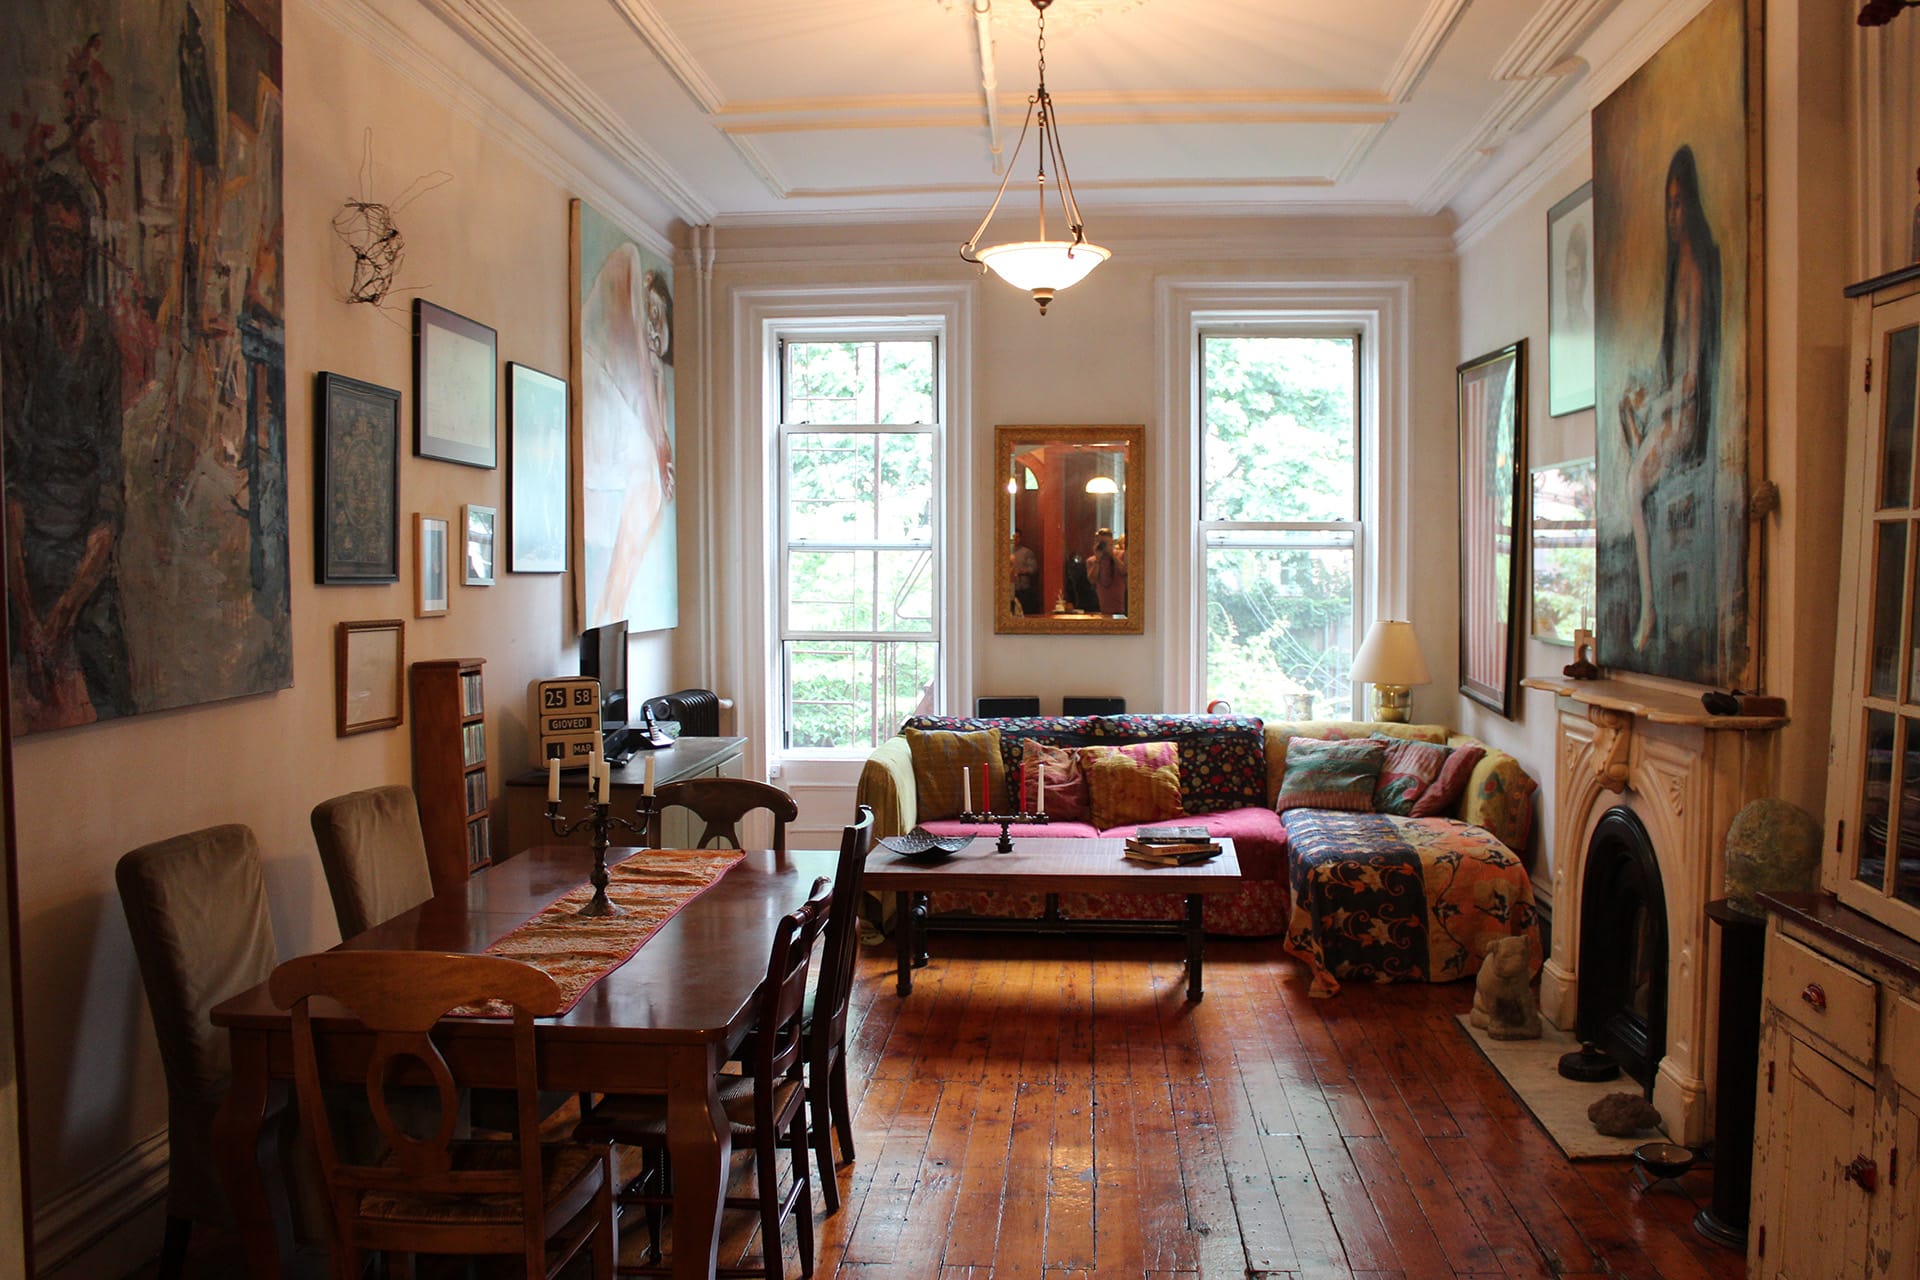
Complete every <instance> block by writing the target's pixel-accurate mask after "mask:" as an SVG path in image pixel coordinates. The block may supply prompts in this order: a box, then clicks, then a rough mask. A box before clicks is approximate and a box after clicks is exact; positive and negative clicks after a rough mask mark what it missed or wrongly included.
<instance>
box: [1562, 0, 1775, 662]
mask: <svg viewBox="0 0 1920 1280" xmlns="http://www.w3.org/2000/svg"><path fill="white" fill-rule="evenodd" d="M1751 42H1752V43H1753V44H1756V45H1757V42H1758V36H1757V34H1755V35H1753V36H1752V37H1751ZM1750 53H1757V49H1750V39H1749V33H1748V29H1747V14H1746V5H1745V0H1715V2H1714V3H1712V4H1710V5H1708V6H1707V8H1706V9H1705V10H1703V11H1702V12H1701V13H1700V15H1699V16H1698V17H1696V18H1695V19H1694V20H1693V21H1692V22H1691V23H1689V24H1688V25H1687V26H1686V27H1685V28H1684V29H1683V30H1682V31H1681V32H1680V33H1679V34H1678V35H1677V36H1675V37H1674V38H1673V39H1672V40H1671V41H1669V42H1668V43H1667V44H1666V46H1665V47H1663V48H1662V49H1661V50H1660V52H1659V53H1657V54H1655V55H1654V56H1653V57H1652V58H1651V59H1649V60H1648V62H1647V63H1646V65H1645V66H1643V67H1641V68H1640V70H1639V71H1637V72H1635V73H1634V75H1633V76H1632V78H1630V79H1629V80H1628V81H1627V82H1626V83H1625V84H1623V85H1622V86H1621V87H1620V88H1619V89H1617V90H1615V91H1614V93H1613V94H1612V95H1611V96H1610V97H1608V98H1607V100H1606V101H1605V102H1603V103H1602V104H1601V105H1600V106H1599V107H1598V108H1596V109H1595V111H1594V114H1593V165H1594V170H1593V190H1594V237H1595V240H1596V242H1597V247H1596V253H1595V258H1596V260H1597V261H1599V262H1601V263H1604V264H1606V265H1605V269H1604V270H1603V271H1602V272H1601V273H1600V274H1599V278H1598V279H1597V281H1596V290H1595V308H1596V313H1597V314H1596V316H1595V328H1596V341H1595V348H1596V350H1595V363H1596V370H1595V374H1596V385H1597V394H1596V397H1595V406H1594V410H1595V412H1594V432H1595V446H1596V448H1595V452H1596V453H1597V455H1598V459H1599V493H1598V513H1597V514H1598V537H1599V546H1598V556H1597V560H1598V577H1599V581H1598V590H1597V595H1598V614H1599V616H1598V627H1597V630H1598V639H1599V646H1600V661H1601V663H1602V664H1603V665H1605V666H1609V667H1615V668H1619V669H1623V670H1629V671H1642V672H1647V673H1649V674H1653V675H1662V676H1671V677H1673V678H1676V679H1681V680H1690V681H1694V682H1696V683H1700V684H1710V685H1717V686H1721V687H1733V686H1739V687H1743V688H1747V689H1752V688H1753V687H1754V685H1755V680H1754V676H1755V671H1756V666H1757V664H1756V660H1755V654H1754V651H1753V643H1752V641H1753V639H1754V638H1755V637H1756V636H1757V631H1756V629H1755V628H1754V627H1753V626H1752V625H1751V618H1750V606H1751V603H1752V601H1753V594H1754V593H1753V591H1752V589H1751V583H1750V576H1749V575H1750V572H1751V560H1752V551H1751V548H1750V547H1749V539H1748V525H1747V494H1748V475H1749V468H1750V466H1751V465H1752V462H1753V459H1751V458H1750V456H1749V449H1750V445H1749V429H1748V424H1749V421H1750V419H1751V418H1752V417H1753V415H1754V414H1755V413H1757V412H1758V408H1759V406H1758V405H1757V404H1756V403H1755V402H1754V398H1753V397H1752V395H1751V394H1750V388H1749V386H1748V369H1749V350H1748V343H1749V333H1750V327H1749V318H1748V297H1749V282H1748V260H1749V243H1750V238H1751V232H1752V229H1751V227H1750V226H1749V219H1748V213H1747V210H1748V204H1749V199H1750V197H1751V194H1752V192H1753V191H1754V189H1755V184H1756V182H1757V179H1756V177H1755V175H1754V174H1753V173H1752V172H1751V170H1750V163H1749V162H1750V158H1751V156H1750V152H1749V146H1748V119H1749V116H1748V96H1749V93H1748V90H1749V83H1750V81H1749V77H1748V74H1747V73H1748V66H1749V63H1748V58H1749V55H1750Z"/></svg>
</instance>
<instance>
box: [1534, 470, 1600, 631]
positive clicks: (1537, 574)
mask: <svg viewBox="0 0 1920 1280" xmlns="http://www.w3.org/2000/svg"><path fill="white" fill-rule="evenodd" d="M1593 491H1594V467H1593V459H1592V458H1581V459H1578V460H1577V461H1573V462H1556V463H1554V464H1553V465H1551V466H1545V467H1535V468H1534V469H1533V484H1532V493H1531V494H1530V500H1529V502H1528V507H1527V511H1528V517H1527V525H1528V528H1529V529H1530V530H1531V532H1532V539H1533V545H1532V550H1531V560H1532V565H1533V638H1534V639H1535V640H1541V641H1545V642H1546V643H1547V644H1564V645H1571V644H1572V643H1573V633H1574V632H1575V631H1577V630H1588V631H1590V630H1592V629H1593V608H1594V605H1593V551H1594V544H1595V541H1596V538H1595V533H1594V513H1593Z"/></svg>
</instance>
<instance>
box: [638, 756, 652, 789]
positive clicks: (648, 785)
mask: <svg viewBox="0 0 1920 1280" xmlns="http://www.w3.org/2000/svg"><path fill="white" fill-rule="evenodd" d="M640 794H641V795H643V796H650V795H652V794H653V757H652V756H648V757H647V777H646V780H645V781H644V782H642V783H641V784H640Z"/></svg>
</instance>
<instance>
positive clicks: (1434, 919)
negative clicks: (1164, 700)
mask: <svg viewBox="0 0 1920 1280" xmlns="http://www.w3.org/2000/svg"><path fill="white" fill-rule="evenodd" d="M909 730H912V731H915V733H917V734H922V735H924V734H929V733H933V734H937V733H941V732H943V731H945V732H950V733H954V734H968V733H976V734H977V733H980V732H982V731H986V730H994V731H997V734H998V741H999V748H1000V754H1001V757H1002V760H1001V764H1002V767H1003V769H1002V771H1003V772H1004V776H1005V779H1006V782H1005V784H1004V787H1003V789H1002V791H1001V792H1000V794H999V795H997V796H996V797H995V800H996V804H998V805H1010V804H1012V803H1013V802H1014V801H1015V800H1016V791H1015V788H1016V786H1017V783H1016V781H1015V780H1016V779H1018V778H1019V776H1020V765H1021V760H1022V755H1023V752H1024V751H1025V744H1026V743H1027V742H1029V741H1037V742H1040V743H1044V744H1047V745H1050V746H1073V747H1077V746H1122V745H1128V744H1137V743H1146V742H1172V743H1173V744H1174V746H1175V748H1176V751H1177V754H1178V761H1179V780H1180V793H1181V803H1182V805H1183V807H1184V811H1185V813H1186V815H1187V816H1185V817H1183V818H1181V819H1179V821H1180V822H1181V824H1182V825H1198V826H1204V827H1206V828H1207V830H1208V831H1209V832H1210V833H1212V834H1214V835H1216V836H1226V837H1231V838H1232V840H1233V842H1234V849H1235V852H1236V854H1237V856H1238V858H1239V861H1240V867H1241V872H1242V874H1243V876H1244V877H1245V883H1244V885H1243V887H1242V889H1241V891H1240V892H1239V893H1237V894H1232V895H1224V896H1221V897H1218V898H1215V899H1213V900H1211V901H1210V902H1209V903H1208V906H1207V931H1208V932H1209V933H1217V934H1225V935H1230V936H1242V937H1266V936H1272V935H1276V934H1278V935H1284V937H1285V943H1286V946H1287V949H1288V951H1289V952H1290V953H1292V954H1294V955H1295V956H1296V957H1298V958H1300V959H1301V960H1302V961H1303V963H1305V964H1307V966H1308V969H1309V972H1310V975H1311V979H1312V991H1313V994H1316V995H1330V994H1332V993H1333V992H1335V991H1337V990H1338V989H1339V983H1340V981H1341V980H1342V979H1343V978H1344V979H1348V980H1360V981H1397V980H1432V981H1442V980H1447V979H1451V978H1457V977H1465V976H1467V975H1469V974H1471V973H1473V972H1475V971H1477V969H1478V968H1479V960H1480V957H1481V956H1482V955H1484V953H1485V949H1486V946H1487V945H1490V943H1491V942H1492V941H1493V940H1494V938H1496V937H1499V936H1507V935H1509V934H1512V933H1526V934H1528V935H1529V936H1532V935H1533V933H1534V928H1535V923H1534V913H1533V899H1532V889H1531V885H1530V884H1529V883H1528V881H1527V877H1526V872H1525V869H1524V866H1523V865H1522V863H1521V859H1520V856H1519V855H1520V854H1523V853H1524V852H1525V851H1526V849H1527V846H1528V842H1529V837H1530V834H1531V831H1532V797H1533V792H1534V790H1535V789H1536V784H1535V782H1534V780H1533V779H1532V778H1531V777H1529V776H1528V775H1527V773H1526V771H1525V770H1524V769H1522V768H1521V767H1520V764H1519V762H1518V761H1517V760H1515V759H1514V758H1513V757H1512V756H1509V755H1507V754H1506V753H1505V752H1502V751H1498V750H1494V749H1491V748H1488V747H1486V746H1485V745H1484V744H1481V743H1478V742H1476V741H1474V740H1473V739H1471V738H1468V737H1465V736H1464V735H1460V734H1455V733H1452V732H1450V731H1449V730H1448V729H1447V728H1446V727H1444V726H1441V725H1417V724H1389V723H1384V722H1371V721H1348V720H1338V721H1332V720H1322V721H1302V722H1291V723H1272V724H1266V723H1263V722H1262V721H1261V720H1259V719H1257V718H1255V717H1251V716H1231V715H1229V716H1197V715H1119V716H1030V717H1004V718H995V719H982V718H973V717H958V716H916V717H913V718H912V719H909V720H908V721H907V722H906V723H905V724H904V725H902V731H901V733H899V734H896V735H895V736H894V737H892V738H890V739H888V740H887V741H886V742H884V743H882V744H881V745H880V746H879V747H878V748H877V749H875V750H874V752H873V753H872V754H871V755H870V756H869V757H868V759H867V761H866V764H865V767H864V768H863V769H862V771H861V775H860V783H859V803H861V804H864V805H868V806H870V807H872V809H873V811H874V819H875V825H874V836H875V838H876V839H879V838H883V837H886V836H890V835H899V834H902V833H904V832H906V831H908V830H910V829H912V828H913V827H915V826H922V827H924V828H925V829H927V830H929V831H932V832H934V833H936V834H968V835H978V836H997V835H998V833H999V828H998V827H997V826H992V825H979V824H968V823H964V822H961V821H960V820H958V819H957V818H954V817H945V818H936V819H931V820H929V819H926V818H925V817H924V815H923V814H922V812H921V809H920V806H919V805H918V803H917V798H918V784H917V782H916V776H915V761H914V754H913V748H912V747H910V746H909V737H908V731H909ZM1372 735H1383V736H1385V737H1389V738H1411V739H1415V740H1417V741H1421V742H1429V743H1434V744H1437V745H1441V746H1447V747H1452V748H1456V749H1457V748H1462V747H1469V748H1478V749H1479V750H1480V751H1481V752H1482V753H1483V754H1482V755H1481V757H1480V759H1479V761H1478V763H1477V764H1474V765H1473V766H1472V770H1471V773H1470V774H1469V775H1468V777H1467V781H1466V785H1465V788H1464V791H1463V792H1462V794H1461V796H1460V798H1459V800H1458V802H1457V803H1456V804H1455V805H1454V806H1453V807H1452V808H1451V809H1450V810H1448V811H1446V812H1445V813H1444V814H1440V815H1436V816H1433V817H1424V818H1406V817H1391V818H1390V817H1387V816H1384V815H1379V814H1373V813H1324V812H1322V811H1320V810H1317V809H1293V810H1291V811H1290V812H1289V813H1287V814H1285V815H1284V816H1283V815H1282V814H1280V813H1277V812H1276V811H1275V804H1276V802H1277V800H1278V798H1279V796H1280V793H1281V789H1282V783H1283V780H1284V779H1285V777H1286V773H1287V749H1288V743H1289V741H1290V740H1291V739H1293V738H1296V737H1297V738H1313V739H1322V740H1346V739H1355V738H1361V739H1364V738H1368V737H1369V736H1372ZM920 741H922V742H924V741H926V739H925V738H921V739H920ZM924 767H925V765H924V761H923V768H924ZM1148 825H1164V824H1163V823H1156V824H1148ZM1138 829H1139V824H1124V825H1116V826H1110V827H1108V828H1105V829H1099V828H1096V827H1094V826H1093V825H1092V824H1091V823H1088V822H1067V821H1055V822H1050V823H1049V824H1048V825H1047V826H1046V827H1045V828H1043V829H1031V828H1030V829H1029V830H1030V831H1032V833H1033V834H1036V835H1037V834H1041V833H1042V832H1044V834H1045V835H1047V836H1049V837H1067V838H1073V837H1093V836H1109V837H1125V836H1129V835H1132V834H1134V832H1135V831H1137V830H1138ZM1020 833H1021V829H1020V828H1015V834H1016V836H1018V835H1019V834H1020ZM1303 845H1304V846H1305V852H1302V849H1301V846H1303ZM1043 905H1044V904H1043V900H1042V899H1041V898H1040V897H1039V896H1038V895H1033V894H1016V893H1003V892H979V893H972V892H954V893H937V894H935V895H933V898H932V901H931V903H930V909H931V910H932V911H933V912H934V913H935V914H936V915H940V916H949V917H950V916H953V915H956V914H963V913H973V914H978V915H988V916H1034V915H1038V914H1040V913H1041V911H1042V909H1043ZM1059 908H1060V911H1061V913H1062V914H1063V915H1065V916H1067V917H1069V918H1073V919H1136V920H1177V919H1179V918H1180V917H1181V914H1182V900H1181V898H1180V897H1179V896H1178V895H1175V894H1165V895H1160V894H1154V895H1143V894H1126V895H1111V896H1109V895H1097V894H1063V895H1061V896H1060V902H1059ZM1536 941H1537V940H1536ZM1534 952H1535V955H1536V957H1537V956H1538V954H1539V951H1538V947H1537V945H1536V946H1535V949H1534Z"/></svg>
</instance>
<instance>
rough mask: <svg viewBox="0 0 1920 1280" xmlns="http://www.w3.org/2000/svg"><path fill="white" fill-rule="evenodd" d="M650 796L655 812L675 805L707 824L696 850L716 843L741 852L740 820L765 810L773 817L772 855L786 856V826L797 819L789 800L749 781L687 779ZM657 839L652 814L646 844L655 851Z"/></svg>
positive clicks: (657, 826) (797, 811) (657, 828)
mask: <svg viewBox="0 0 1920 1280" xmlns="http://www.w3.org/2000/svg"><path fill="white" fill-rule="evenodd" d="M653 794H654V806H655V808H656V810H661V809H666V808H669V807H672V806H676V805H677V806H680V807H682V808H686V809H691V810H693V812H694V814H695V815H696V816H698V817H699V818H700V819H701V820H702V821H704V822H705V823H706V824H707V829H706V830H705V831H703V832H701V833H700V838H699V839H698V840H696V841H694V845H693V847H694V848H696V849H704V848H706V847H707V844H708V842H709V841H712V840H718V841H719V842H720V843H721V847H723V848H726V847H731V848H735V849H738V848H740V847H741V845H740V823H741V820H742V819H744V818H745V817H746V816H747V815H748V814H750V813H755V812H757V811H759V810H761V809H765V810H766V811H767V812H769V813H771V814H772V815H773V846H772V847H773V851H774V852H775V853H785V852H786V851H787V824H788V823H789V822H792V821H793V820H794V819H795V818H798V817H799V816H800V806H799V805H798V804H796V803H795V802H794V799H793V797H792V796H790V795H788V794H787V793H786V792H785V791H782V790H781V789H780V788H779V787H776V786H772V785H770V784H768V783H765V782H755V781H754V780H753V779H751V778H689V779H687V780H686V781H685V782H668V783H665V784H663V785H661V786H660V787H658V788H657V789H656V790H655V791H654V793H653ZM660 839H661V833H660V815H659V813H658V812H655V814H654V817H653V821H652V822H651V823H649V824H648V825H647V843H648V844H650V845H651V846H652V847H653V848H655V849H658V848H660V847H661V845H660Z"/></svg>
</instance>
